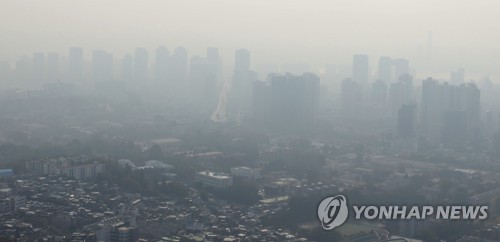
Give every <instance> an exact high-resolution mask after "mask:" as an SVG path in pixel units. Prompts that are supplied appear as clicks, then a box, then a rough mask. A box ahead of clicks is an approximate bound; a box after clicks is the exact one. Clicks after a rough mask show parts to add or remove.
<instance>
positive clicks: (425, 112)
mask: <svg viewBox="0 0 500 242" xmlns="http://www.w3.org/2000/svg"><path fill="white" fill-rule="evenodd" d="M421 105H422V110H421V127H422V131H423V132H422V133H423V135H425V136H426V137H428V138H430V139H432V140H434V141H439V140H441V141H442V142H443V143H445V144H450V145H463V144H464V142H465V141H466V140H473V139H476V138H477V137H478V135H479V133H480V132H479V127H480V109H481V105H480V91H479V89H478V88H477V86H476V85H475V84H473V83H464V84H461V85H458V86H457V85H450V84H448V83H444V84H439V83H438V82H437V81H435V80H432V79H427V80H424V82H423V83H422V99H421ZM436 134H441V137H439V136H437V137H436ZM457 137H460V138H461V139H462V140H461V141H460V142H458V141H457V140H456V139H457ZM439 138H441V139H439ZM462 141H464V142H462Z"/></svg>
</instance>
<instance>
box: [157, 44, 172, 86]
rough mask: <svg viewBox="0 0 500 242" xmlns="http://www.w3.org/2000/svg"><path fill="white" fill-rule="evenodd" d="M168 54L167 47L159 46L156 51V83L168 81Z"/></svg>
mask: <svg viewBox="0 0 500 242" xmlns="http://www.w3.org/2000/svg"><path fill="white" fill-rule="evenodd" d="M169 58H170V52H168V49H167V47H165V46H161V47H158V48H157V49H156V62H155V73H156V75H155V77H156V80H157V81H160V82H166V81H167V79H168V69H169V67H168V65H169Z"/></svg>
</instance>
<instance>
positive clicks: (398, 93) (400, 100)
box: [389, 74, 413, 117]
mask: <svg viewBox="0 0 500 242" xmlns="http://www.w3.org/2000/svg"><path fill="white" fill-rule="evenodd" d="M412 90H413V78H412V77H411V76H410V75H408V74H406V75H402V76H400V78H399V81H398V82H396V83H392V84H391V86H390V89H389V105H390V108H391V109H390V111H391V113H390V114H391V115H393V117H394V116H396V115H397V113H398V111H399V109H400V108H401V106H402V105H403V104H407V103H409V102H411V101H413V98H412V92H413V91H412Z"/></svg>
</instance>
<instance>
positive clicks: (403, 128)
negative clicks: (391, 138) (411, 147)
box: [397, 104, 417, 139]
mask: <svg viewBox="0 0 500 242" xmlns="http://www.w3.org/2000/svg"><path fill="white" fill-rule="evenodd" d="M416 118H417V106H416V105H415V104H404V105H402V106H401V108H400V109H399V112H398V129H397V131H398V133H397V134H398V137H399V138H403V139H408V138H414V137H415V135H416V132H415V128H416Z"/></svg>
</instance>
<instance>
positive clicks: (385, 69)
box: [378, 56, 392, 83]
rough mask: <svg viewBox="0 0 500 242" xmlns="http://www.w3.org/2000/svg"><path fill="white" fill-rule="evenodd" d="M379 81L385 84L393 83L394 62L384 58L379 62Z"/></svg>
mask: <svg viewBox="0 0 500 242" xmlns="http://www.w3.org/2000/svg"><path fill="white" fill-rule="evenodd" d="M378 79H379V80H380V81H382V82H385V83H390V82H392V60H391V58H389V57H387V56H384V57H380V59H379V61H378Z"/></svg>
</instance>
